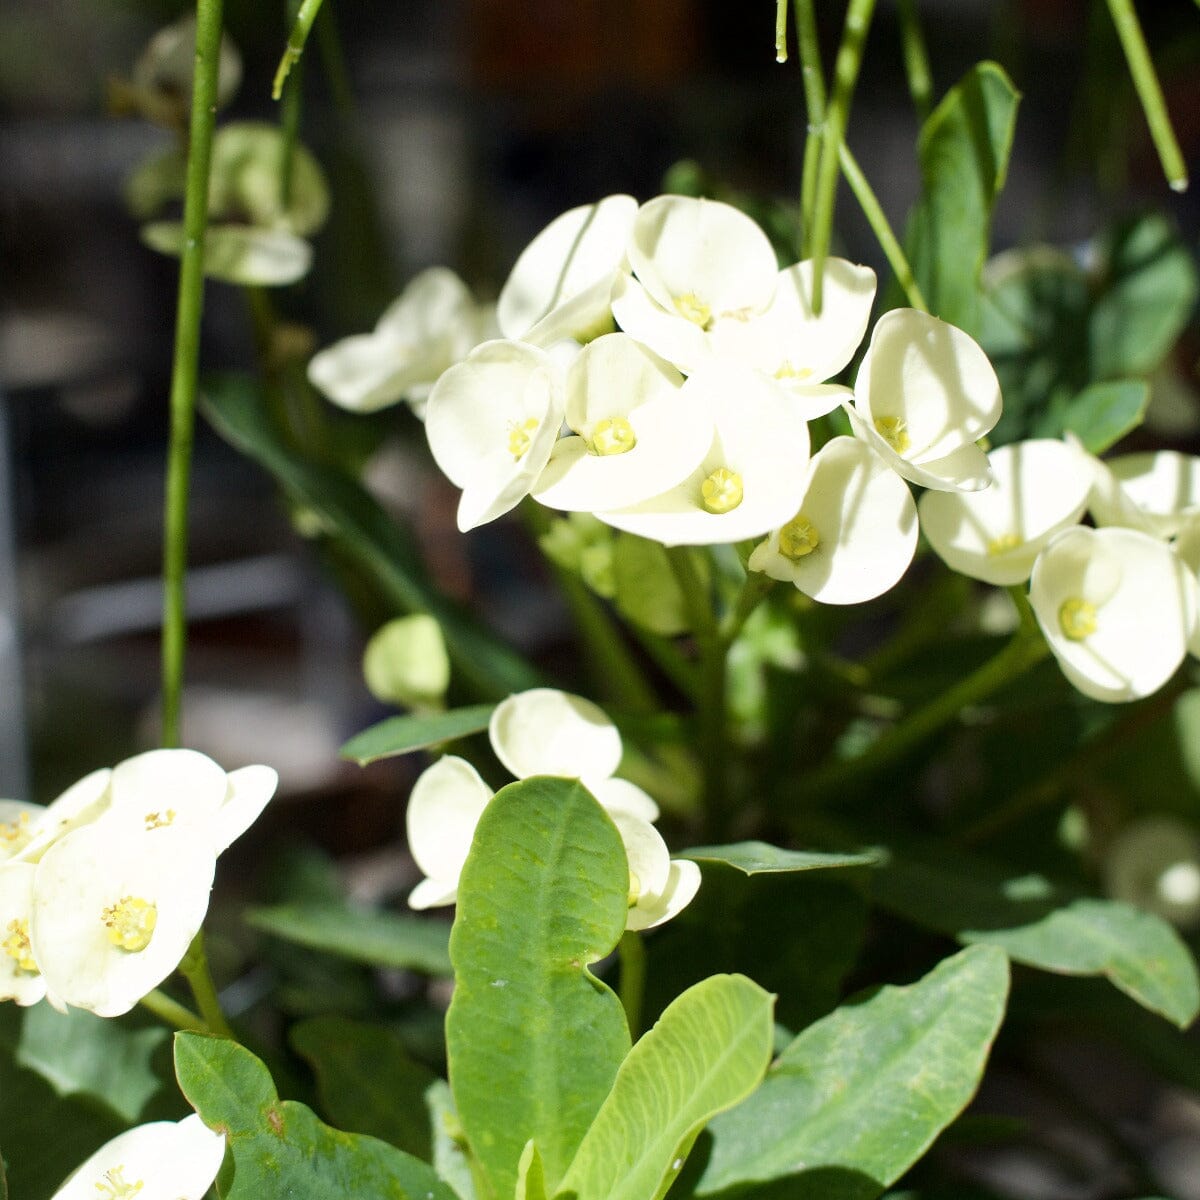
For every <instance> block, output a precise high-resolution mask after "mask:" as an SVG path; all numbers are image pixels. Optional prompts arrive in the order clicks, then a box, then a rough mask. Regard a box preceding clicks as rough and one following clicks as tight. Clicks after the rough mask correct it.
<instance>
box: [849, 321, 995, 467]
mask: <svg viewBox="0 0 1200 1200" xmlns="http://www.w3.org/2000/svg"><path fill="white" fill-rule="evenodd" d="M845 407H846V413H847V415H848V416H849V417H850V421H851V424H852V426H853V427H854V432H855V434H856V435H857V436H858V437H860V438H862V439H863V440H864V441H866V442H868V443H869V444H870V445H872V446H874V447H875V449H876V450H878V451H879V453H880V454H881V455H883V458H884V460H885V461H886V462H887V463H889V464H890V465H891V467H892V469H893V470H895V471H898V472H899V473H900V474H901V475H903V476H904V477H905V479H909V480H911V481H912V482H913V483H918V484H920V485H921V486H922V487H927V488H933V489H935V490H938V491H951V490H961V491H975V490H977V489H979V488H984V487H987V485H988V483H989V482H990V479H991V476H990V472H989V468H988V463H987V456H986V455H985V454H984V452H983V451H982V450H980V449H979V447H978V446H976V445H975V443H976V441H977V440H978V439H979V438H981V437H983V435H984V434H986V433H987V432H988V430H990V429H991V428H992V426H993V425H995V424H996V422H997V421H998V420H999V419H1000V407H1001V405H1000V384H999V382H998V381H997V379H996V372H995V371H994V370H993V369H992V364H991V363H990V362H989V361H988V357H987V355H986V354H984V352H983V351H982V350H981V349H980V348H979V346H978V344H977V343H976V342H975V341H974V340H973V339H972V338H970V337H969V336H968V335H967V334H965V333H963V331H962V330H961V329H958V328H956V327H955V326H953V325H948V324H947V323H946V322H945V321H939V320H938V319H937V318H936V317H931V316H928V315H927V314H925V313H922V312H918V311H917V310H916V309H911V308H898V309H894V310H893V311H892V312H889V313H886V314H885V315H884V316H882V317H880V319H879V320H878V321H877V322H876V323H875V329H874V331H873V332H872V334H871V344H870V346H869V348H868V349H867V353H866V356H865V357H864V358H863V361H862V366H861V367H860V368H859V371H858V378H857V379H856V380H855V384H854V404H853V405H852V406H851V405H847V406H845Z"/></svg>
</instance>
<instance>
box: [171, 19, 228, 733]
mask: <svg viewBox="0 0 1200 1200" xmlns="http://www.w3.org/2000/svg"><path fill="white" fill-rule="evenodd" d="M220 52H221V0H197V4H196V70H195V80H194V83H193V88H192V118H191V132H190V135H189V143H188V162H187V180H186V191H185V195H184V203H183V226H184V243H183V257H182V261H181V263H180V268H179V296H178V304H177V307H176V314H175V359H174V363H173V365H172V368H171V400H170V409H171V435H170V446H169V449H168V451H167V481H166V495H165V499H164V505H163V508H164V511H163V526H164V528H163V633H162V691H163V695H162V744H163V745H164V746H177V745H178V744H179V728H180V709H181V699H182V693H183V659H184V650H185V645H186V641H187V616H186V607H185V604H186V601H185V596H184V575H185V572H186V570H187V509H188V481H189V478H190V475H191V464H192V439H193V436H194V427H195V422H196V373H197V370H198V368H199V361H200V317H201V314H202V312H203V309H204V233H205V230H206V228H207V226H208V174H209V163H210V160H211V157H212V135H213V124H214V120H215V113H216V107H217V66H218V63H219V61H220Z"/></svg>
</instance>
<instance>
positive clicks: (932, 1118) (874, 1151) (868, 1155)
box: [696, 946, 1008, 1200]
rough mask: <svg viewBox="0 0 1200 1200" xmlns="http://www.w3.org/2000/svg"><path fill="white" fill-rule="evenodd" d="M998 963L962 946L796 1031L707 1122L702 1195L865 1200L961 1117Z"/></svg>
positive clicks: (1002, 981) (978, 1066) (985, 1036)
mask: <svg viewBox="0 0 1200 1200" xmlns="http://www.w3.org/2000/svg"><path fill="white" fill-rule="evenodd" d="M1007 995H1008V962H1007V960H1006V959H1005V956H1004V954H1003V953H1002V952H1001V951H1000V950H998V949H997V948H996V947H993V946H972V947H970V948H968V949H966V950H963V951H960V952H959V953H958V954H956V955H954V957H953V958H949V959H946V960H945V961H943V962H941V963H939V964H938V966H937V967H936V968H935V969H934V970H933V971H931V972H930V973H929V974H928V975H926V976H925V978H924V979H921V980H919V981H918V982H916V983H914V984H912V985H910V986H909V987H890V986H889V987H884V988H881V989H880V990H879V991H878V992H876V993H875V994H874V995H872V996H870V997H869V998H868V999H863V1000H860V1001H858V1002H857V1003H851V1004H847V1005H844V1006H843V1007H841V1008H839V1009H837V1010H836V1011H835V1012H833V1013H831V1014H830V1015H829V1016H827V1017H825V1018H824V1019H823V1020H821V1021H818V1022H817V1023H816V1024H815V1025H812V1026H810V1027H809V1028H808V1029H806V1030H805V1031H804V1032H803V1033H802V1034H800V1036H799V1037H798V1038H796V1040H795V1041H794V1042H792V1044H791V1045H790V1046H788V1048H787V1049H786V1050H785V1051H784V1052H783V1054H782V1055H781V1056H780V1057H779V1058H778V1059H777V1060H776V1062H775V1063H774V1065H773V1066H772V1067H771V1069H770V1070H769V1071H768V1072H767V1077H766V1079H765V1080H764V1081H763V1084H762V1086H761V1087H760V1088H759V1089H758V1090H757V1091H756V1092H754V1093H753V1094H752V1095H751V1096H750V1097H749V1098H748V1099H747V1100H745V1101H744V1102H743V1103H742V1104H740V1105H738V1107H737V1108H735V1109H733V1110H732V1111H731V1112H728V1113H725V1114H723V1115H722V1116H720V1117H717V1118H716V1120H715V1121H714V1122H713V1123H712V1125H711V1126H710V1131H711V1133H712V1139H713V1141H712V1153H711V1156H710V1157H709V1159H708V1162H707V1164H706V1166H705V1169H704V1172H703V1174H702V1175H701V1178H700V1180H699V1182H698V1185H697V1188H696V1191H697V1194H699V1195H705V1196H711V1195H715V1194H718V1193H723V1192H726V1191H731V1190H733V1189H736V1188H742V1187H745V1186H746V1185H749V1184H753V1183H766V1182H770V1181H772V1180H786V1181H787V1184H786V1191H781V1192H780V1193H779V1194H781V1195H783V1194H786V1195H787V1196H788V1198H789V1200H869V1198H871V1197H874V1196H877V1195H878V1194H879V1193H880V1192H881V1191H883V1189H884V1188H885V1187H887V1186H888V1185H890V1184H892V1183H894V1182H895V1181H896V1180H897V1179H898V1178H899V1177H900V1176H901V1175H902V1174H903V1173H904V1172H905V1171H906V1170H908V1168H909V1167H910V1166H911V1165H912V1164H913V1163H914V1162H916V1161H917V1159H918V1158H920V1157H921V1155H922V1154H924V1153H925V1151H926V1150H927V1149H928V1148H929V1146H930V1145H931V1144H932V1143H933V1140H934V1139H935V1138H936V1137H937V1135H938V1134H939V1133H940V1132H941V1131H942V1130H943V1129H944V1128H945V1127H946V1126H947V1125H949V1124H950V1122H951V1121H953V1120H954V1118H955V1117H956V1116H957V1115H958V1114H959V1113H960V1112H961V1111H962V1109H963V1108H964V1107H965V1106H966V1104H967V1102H968V1101H969V1100H970V1099H971V1097H972V1096H973V1095H974V1093H975V1089H976V1087H977V1086H978V1084H979V1080H980V1077H981V1076H982V1074H983V1069H984V1065H985V1063H986V1061H987V1056H988V1052H989V1050H990V1049H991V1044H992V1039H993V1038H994V1037H995V1035H996V1030H997V1029H998V1028H999V1026H1000V1020H1001V1018H1002V1017H1003V1015H1004V1005H1005V1000H1006V998H1007Z"/></svg>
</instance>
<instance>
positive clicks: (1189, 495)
mask: <svg viewBox="0 0 1200 1200" xmlns="http://www.w3.org/2000/svg"><path fill="white" fill-rule="evenodd" d="M1091 462H1092V467H1093V470H1094V472H1095V478H1094V483H1093V488H1092V496H1091V501H1090V504H1089V506H1088V507H1089V508H1090V510H1091V513H1092V516H1093V517H1094V518H1095V519H1096V524H1097V525H1120V526H1125V527H1127V528H1130V529H1140V530H1141V531H1142V532H1143V533H1149V534H1152V535H1153V536H1154V537H1158V538H1168V537H1173V536H1174V535H1175V534H1177V533H1179V531H1180V530H1181V529H1182V528H1183V526H1184V524H1185V523H1186V522H1187V521H1188V519H1189V518H1191V517H1194V516H1196V515H1198V514H1200V458H1197V457H1195V456H1194V455H1191V454H1179V453H1178V452H1177V451H1174V450H1159V451H1158V452H1156V453H1150V454H1125V455H1122V456H1121V457H1119V458H1113V459H1109V460H1108V461H1107V462H1102V461H1100V460H1099V459H1092V460H1091Z"/></svg>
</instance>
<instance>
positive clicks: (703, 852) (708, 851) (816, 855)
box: [677, 842, 880, 875]
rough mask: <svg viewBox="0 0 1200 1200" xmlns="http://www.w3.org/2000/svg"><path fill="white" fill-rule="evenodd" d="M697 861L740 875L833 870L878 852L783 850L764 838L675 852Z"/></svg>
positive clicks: (865, 862) (865, 861) (872, 860)
mask: <svg viewBox="0 0 1200 1200" xmlns="http://www.w3.org/2000/svg"><path fill="white" fill-rule="evenodd" d="M677 857H679V858H694V859H696V860H697V861H699V862H719V863H724V864H725V865H726V866H729V867H733V868H734V870H736V871H741V873H742V874H743V875H761V874H766V873H769V872H773V873H779V872H784V871H834V870H840V869H842V868H845V867H872V866H874V865H875V864H876V863H877V862H879V861H880V856H879V855H878V854H875V853H874V852H872V851H869V850H868V851H863V852H861V853H854V854H824V853H821V852H818V851H815V850H784V849H782V848H781V847H779V846H772V845H770V844H769V843H767V842H731V843H730V844H729V845H726V846H693V847H692V848H691V849H690V850H683V851H681V852H680V854H679V855H677Z"/></svg>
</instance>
